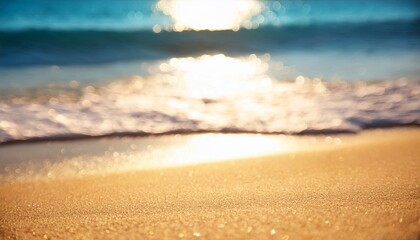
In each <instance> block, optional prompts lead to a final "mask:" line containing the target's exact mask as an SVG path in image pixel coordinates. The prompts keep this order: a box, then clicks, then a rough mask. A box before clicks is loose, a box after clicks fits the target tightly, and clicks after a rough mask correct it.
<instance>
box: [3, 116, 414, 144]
mask: <svg viewBox="0 0 420 240" xmlns="http://www.w3.org/2000/svg"><path fill="white" fill-rule="evenodd" d="M401 128H413V129H415V128H420V123H418V122H411V123H406V124H389V125H382V126H364V127H363V129H360V130H359V131H352V130H346V129H324V130H303V131H301V132H292V133H290V132H256V131H243V130H223V131H211V130H197V131H190V130H185V131H182V130H176V131H168V132H162V133H148V132H141V131H140V132H115V133H109V134H102V135H85V134H70V135H57V136H51V137H34V138H28V139H16V140H7V141H4V142H0V147H2V146H9V145H15V144H26V143H38V142H62V141H63V142H64V141H80V140H86V139H103V138H122V137H133V138H140V137H155V136H156V137H159V136H170V135H182V136H189V135H197V134H239V135H243V134H253V135H266V136H278V135H287V136H302V137H311V136H323V135H342V134H349V135H350V134H360V133H363V132H364V131H370V130H381V129H383V130H387V129H401Z"/></svg>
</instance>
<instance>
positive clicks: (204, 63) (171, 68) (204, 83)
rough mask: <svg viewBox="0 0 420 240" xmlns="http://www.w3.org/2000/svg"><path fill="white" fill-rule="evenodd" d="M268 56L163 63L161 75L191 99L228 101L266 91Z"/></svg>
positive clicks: (205, 56)
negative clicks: (235, 97)
mask: <svg viewBox="0 0 420 240" xmlns="http://www.w3.org/2000/svg"><path fill="white" fill-rule="evenodd" d="M268 58H269V55H265V56H263V57H257V56H256V55H254V54H251V55H249V56H247V57H238V58H232V57H228V56H225V55H223V54H218V55H213V56H210V55H203V56H201V57H197V58H192V57H190V58H172V59H171V60H170V61H169V62H164V63H161V64H160V66H159V69H160V71H162V72H163V73H164V74H166V77H167V78H172V79H176V82H177V83H178V85H179V86H180V87H181V88H182V89H183V91H184V92H186V94H187V95H189V96H192V97H209V98H218V97H228V96H235V95H237V94H242V93H246V92H247V91H254V90H256V88H259V87H267V85H270V84H271V79H270V78H269V77H268V76H267V70H268V68H269V65H268Z"/></svg>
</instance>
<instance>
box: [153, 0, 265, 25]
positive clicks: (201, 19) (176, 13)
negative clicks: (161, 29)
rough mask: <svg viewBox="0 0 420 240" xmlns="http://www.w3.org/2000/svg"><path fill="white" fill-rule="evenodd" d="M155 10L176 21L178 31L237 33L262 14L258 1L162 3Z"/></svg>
mask: <svg viewBox="0 0 420 240" xmlns="http://www.w3.org/2000/svg"><path fill="white" fill-rule="evenodd" d="M156 8H157V9H158V10H160V11H162V12H163V13H164V14H166V15H168V16H170V17H171V18H172V20H173V23H174V26H173V29H174V30H175V31H184V30H197V31H200V30H211V31H215V30H234V31H237V30H239V28H240V27H241V24H243V23H244V22H245V21H249V19H250V18H251V17H252V16H254V15H256V14H258V13H260V11H261V4H260V3H259V2H258V1H257V0H224V1H219V0H160V1H159V2H158V4H157V5H156Z"/></svg>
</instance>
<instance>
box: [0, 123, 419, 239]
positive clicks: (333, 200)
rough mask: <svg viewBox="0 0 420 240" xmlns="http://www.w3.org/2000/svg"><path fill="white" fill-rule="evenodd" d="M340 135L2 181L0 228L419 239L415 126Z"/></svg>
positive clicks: (59, 235) (67, 234) (83, 235)
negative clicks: (324, 141) (238, 154)
mask: <svg viewBox="0 0 420 240" xmlns="http://www.w3.org/2000/svg"><path fill="white" fill-rule="evenodd" d="M345 138H348V139H349V141H343V144H339V145H334V146H331V147H328V148H325V147H320V148H319V149H317V148H316V146H308V145H302V146H301V148H300V150H298V151H293V152H289V153H288V152H286V153H282V154H278V155H275V156H266V157H256V158H251V159H243V160H237V161H233V160H232V161H224V162H215V163H205V164H198V165H194V166H183V167H172V168H162V169H154V170H145V171H132V172H125V173H124V172H122V173H107V174H93V175H90V176H85V177H81V178H63V179H59V178H57V179H49V180H43V181H41V180H36V181H35V180H34V181H15V182H13V181H9V182H7V181H3V182H1V183H0V224H1V227H0V238H1V239H15V238H17V239H34V238H35V239H36V238H39V239H63V238H67V239H118V238H122V239H219V238H220V239H418V238H419V236H420V186H419V185H420V129H418V128H411V129H390V130H384V131H381V132H380V133H378V132H377V131H365V132H364V133H362V134H359V135H353V136H346V137H344V139H345ZM74 144H80V143H79V142H77V141H75V142H74ZM6 147H7V146H6ZM23 154H25V155H27V157H28V158H30V157H31V152H30V151H29V152H26V153H23Z"/></svg>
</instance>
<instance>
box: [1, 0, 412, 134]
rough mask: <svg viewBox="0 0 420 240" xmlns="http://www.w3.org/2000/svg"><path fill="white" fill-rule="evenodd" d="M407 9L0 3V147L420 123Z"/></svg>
mask: <svg viewBox="0 0 420 240" xmlns="http://www.w3.org/2000/svg"><path fill="white" fill-rule="evenodd" d="M419 7H420V3H419V2H418V1H415V0H372V1H361V0H360V1H359V0H339V1H332V0H307V1H287V0H284V1H274V0H273V1H260V0H231V1H211V0H198V1H197V0H195V1H192V0H160V1H152V0H107V1H99V0H72V1H66V0H62V1H53V0H37V1H30V0H3V1H1V2H0V142H9V141H17V140H27V139H39V138H41V139H44V138H45V139H51V138H67V137H74V136H102V135H113V134H121V135H124V134H138V135H142V134H162V133H190V132H234V133H236V132H252V133H292V134H300V133H329V132H358V131H360V130H362V129H365V128H371V127H388V126H399V125H418V124H419V122H420V84H419V76H420V67H419V64H418V62H419V61H420V54H419V53H420V29H419V27H418V26H419V23H420V8H419Z"/></svg>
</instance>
